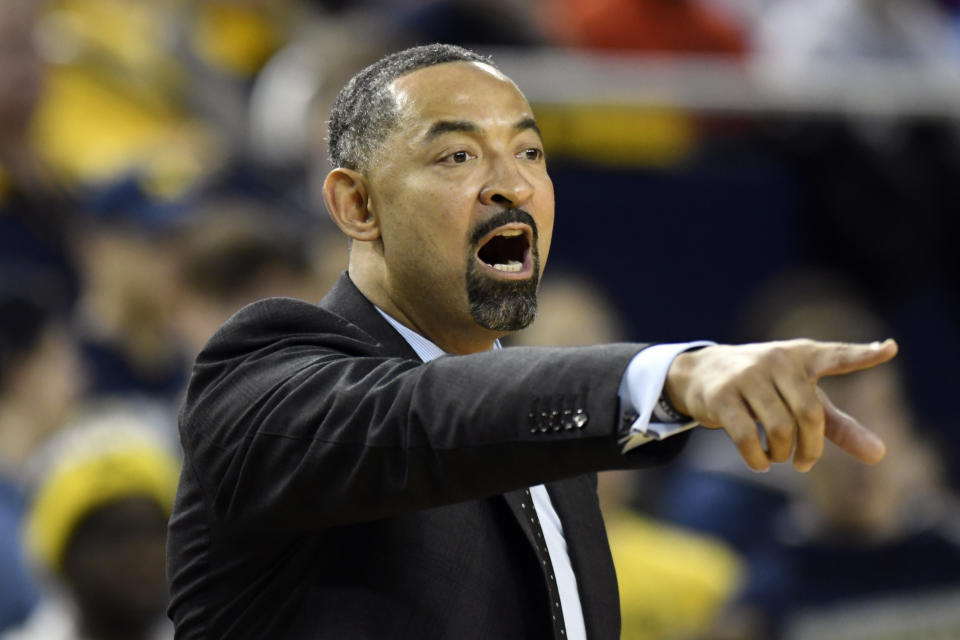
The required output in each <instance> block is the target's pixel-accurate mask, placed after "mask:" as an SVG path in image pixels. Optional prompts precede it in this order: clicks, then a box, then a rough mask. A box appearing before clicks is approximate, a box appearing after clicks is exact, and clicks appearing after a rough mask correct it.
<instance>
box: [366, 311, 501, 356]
mask: <svg viewBox="0 0 960 640" xmlns="http://www.w3.org/2000/svg"><path fill="white" fill-rule="evenodd" d="M373 306H374V308H375V309H376V310H377V311H379V312H380V315H382V316H383V318H384V320H386V321H387V322H389V323H390V326H391V327H393V328H394V329H396V330H397V333H399V334H400V337H401V338H403V339H404V340H406V341H407V344H409V345H410V348H411V349H413V350H414V351H415V352H416V354H417V355H418V356H420V359H421V360H423V361H424V362H430V361H431V360H436V359H437V358H439V357H440V356H445V355H447V352H446V351H444V350H443V349H441V348H440V347H438V346H437V345H435V344H434V343H433V342H431V341H430V340H427V339H426V338H424V337H423V336H422V335H420V334H419V333H417V332H416V331H414V330H413V329H410V328H409V327H405V326H404V325H402V324H400V323H399V322H397V321H396V320H395V319H394V318H392V317H391V316H390V315H388V314H387V312H386V311H384V310H383V309H381V308H380V307H378V306H377V305H373ZM493 348H494V349H500V348H501V347H500V341H499V340H494V342H493Z"/></svg>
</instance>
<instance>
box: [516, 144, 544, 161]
mask: <svg viewBox="0 0 960 640" xmlns="http://www.w3.org/2000/svg"><path fill="white" fill-rule="evenodd" d="M520 155H522V156H523V158H524V159H525V160H539V159H541V158H542V157H543V150H542V149H538V148H537V147H530V148H529V149H524V150H523V151H521V152H520Z"/></svg>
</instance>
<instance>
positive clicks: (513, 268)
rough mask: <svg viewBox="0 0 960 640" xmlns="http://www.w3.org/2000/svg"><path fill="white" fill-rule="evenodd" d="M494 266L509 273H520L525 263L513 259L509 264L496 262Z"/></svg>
mask: <svg viewBox="0 0 960 640" xmlns="http://www.w3.org/2000/svg"><path fill="white" fill-rule="evenodd" d="M493 268H494V269H496V270H497V271H507V272H509V273H518V272H519V271H520V270H521V269H523V263H522V262H517V261H516V260H511V261H510V262H508V263H507V264H495V265H493Z"/></svg>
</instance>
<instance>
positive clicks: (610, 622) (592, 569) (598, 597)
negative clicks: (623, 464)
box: [546, 475, 620, 638]
mask: <svg viewBox="0 0 960 640" xmlns="http://www.w3.org/2000/svg"><path fill="white" fill-rule="evenodd" d="M591 478H592V476H589V475H583V476H578V477H576V478H571V479H569V480H561V481H558V482H550V483H548V484H547V485H546V487H547V493H549V494H550V502H552V503H553V508H554V509H555V510H556V512H557V516H558V517H559V518H560V524H561V525H563V537H564V540H566V542H567V554H568V555H569V556H570V564H571V565H572V566H573V572H574V574H575V575H576V576H577V590H578V591H579V593H580V605H581V607H582V608H583V619H584V622H585V624H586V627H587V630H588V632H589V635H590V638H617V637H618V635H619V633H620V620H619V616H618V617H616V618H612V616H611V615H610V612H611V611H614V612H617V613H618V614H619V611H620V597H619V593H618V590H617V578H616V572H615V571H614V567H613V558H612V556H611V555H610V545H609V543H608V542H607V533H606V529H605V527H604V526H603V516H602V514H601V512H600V503H599V501H598V500H597V492H596V485H595V484H594V482H593V481H592V480H591Z"/></svg>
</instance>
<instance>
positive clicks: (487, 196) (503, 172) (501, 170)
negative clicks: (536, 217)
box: [480, 157, 533, 207]
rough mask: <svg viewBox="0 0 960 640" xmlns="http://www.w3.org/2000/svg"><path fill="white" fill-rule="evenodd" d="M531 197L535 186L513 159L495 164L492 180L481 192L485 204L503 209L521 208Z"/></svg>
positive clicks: (481, 198) (481, 199)
mask: <svg viewBox="0 0 960 640" xmlns="http://www.w3.org/2000/svg"><path fill="white" fill-rule="evenodd" d="M531 197H533V184H532V183H531V182H530V181H529V180H527V178H526V177H524V175H523V173H521V171H520V168H519V167H518V166H517V164H516V159H514V158H512V157H510V158H508V159H506V160H502V161H497V162H496V163H495V164H494V166H493V168H492V170H491V175H490V179H489V180H488V181H487V183H486V184H485V185H484V186H483V188H482V189H481V190H480V201H481V202H482V203H483V204H487V205H498V206H501V207H520V206H522V205H523V204H525V203H526V202H527V201H529V200H530V198H531Z"/></svg>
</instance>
